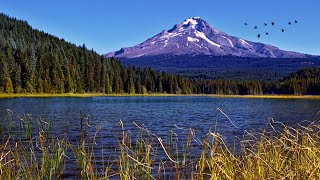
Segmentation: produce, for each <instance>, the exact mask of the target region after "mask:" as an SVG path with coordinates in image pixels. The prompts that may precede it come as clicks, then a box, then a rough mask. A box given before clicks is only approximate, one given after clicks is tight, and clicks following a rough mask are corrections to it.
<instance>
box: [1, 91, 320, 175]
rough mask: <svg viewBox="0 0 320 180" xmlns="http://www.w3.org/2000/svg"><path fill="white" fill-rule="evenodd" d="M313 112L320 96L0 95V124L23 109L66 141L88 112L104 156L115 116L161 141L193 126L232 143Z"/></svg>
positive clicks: (112, 141) (111, 148)
mask: <svg viewBox="0 0 320 180" xmlns="http://www.w3.org/2000/svg"><path fill="white" fill-rule="evenodd" d="M8 110H9V111H8ZM11 111H12V113H11ZM319 111H320V100H311V99H246V98H212V97H205V96H195V97H193V96H176V97H172V96H169V97H90V98H74V97H64V98H61V97H59V98H12V99H0V121H1V124H2V126H4V127H6V126H7V125H8V118H10V117H9V116H12V117H13V119H14V122H15V123H18V121H19V118H18V117H23V115H25V114H27V113H28V114H29V116H30V117H32V123H33V124H37V120H39V119H40V118H42V119H43V120H44V121H48V122H50V123H52V126H53V127H52V133H54V134H56V135H63V134H67V136H68V139H69V140H70V141H71V142H75V143H76V142H78V141H79V138H80V133H79V131H80V113H81V114H82V115H83V116H86V115H87V114H88V115H90V116H87V117H89V120H90V121H88V123H89V124H90V126H91V128H90V130H89V131H90V132H91V134H94V132H96V131H97V130H98V129H99V132H98V135H97V145H96V146H97V147H98V148H97V149H101V147H103V148H104V149H105V151H104V154H105V156H106V157H107V156H109V157H110V156H112V155H114V152H115V150H116V149H117V147H118V141H117V138H115V137H117V135H119V133H120V132H121V128H120V126H119V122H120V120H121V121H122V122H123V124H124V127H125V130H127V132H128V133H130V134H131V135H132V137H136V136H137V135H138V134H139V132H141V129H139V128H138V127H137V126H136V125H135V124H137V125H138V126H140V127H143V128H145V129H147V130H149V131H150V132H152V133H153V134H155V135H157V136H159V137H161V138H163V139H166V137H168V133H169V131H170V130H173V132H175V133H176V134H177V136H178V137H179V138H180V139H179V141H184V139H185V136H187V134H188V133H189V130H188V129H189V128H193V129H194V132H195V135H196V137H197V138H199V139H202V138H203V137H204V136H205V135H206V134H207V133H208V132H209V131H215V132H219V133H221V134H222V135H224V136H225V137H226V139H227V142H228V143H233V142H234V139H237V138H238V139H241V137H242V136H243V134H244V132H245V131H249V132H259V131H261V129H270V126H269V125H268V123H269V122H270V119H271V118H272V119H273V120H274V121H279V122H282V123H284V124H286V125H295V124H297V123H300V122H303V121H314V120H318V119H319V117H318V116H317V113H318V112H319ZM231 121H232V122H231ZM34 128H37V127H36V126H34ZM86 128H87V129H88V127H87V126H86ZM163 157H165V156H163ZM72 161H74V159H71V160H70V162H67V164H68V163H70V164H72V163H71V162H72ZM75 169H76V164H74V163H73V164H72V165H67V166H66V173H69V174H74V172H75Z"/></svg>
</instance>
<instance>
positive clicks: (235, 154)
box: [0, 114, 320, 180]
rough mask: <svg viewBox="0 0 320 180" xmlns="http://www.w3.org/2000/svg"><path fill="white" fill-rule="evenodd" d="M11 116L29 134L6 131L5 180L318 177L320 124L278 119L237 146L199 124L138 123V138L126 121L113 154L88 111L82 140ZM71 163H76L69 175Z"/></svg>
mask: <svg viewBox="0 0 320 180" xmlns="http://www.w3.org/2000/svg"><path fill="white" fill-rule="evenodd" d="M11 118H12V119H11V121H12V124H11V125H10V124H9V126H12V127H11V128H12V129H15V128H17V127H15V124H17V126H19V127H21V128H20V130H21V131H22V134H20V135H23V136H24V137H25V138H14V136H10V134H9V135H6V136H2V144H1V145H0V179H60V178H65V177H69V176H71V177H74V178H81V179H109V178H119V179H128V180H130V179H320V124H319V123H318V122H310V123H308V125H307V126H303V125H299V124H298V125H296V126H294V127H291V126H285V125H283V124H281V123H277V122H272V123H271V124H270V126H271V127H272V128H273V130H272V131H270V132H267V131H265V130H264V131H262V132H260V133H256V134H249V133H247V134H245V135H244V136H243V139H242V140H241V141H240V142H238V143H239V146H238V147H239V148H238V149H235V148H234V147H233V146H232V145H229V144H228V143H227V142H230V141H227V139H226V138H225V137H223V136H222V135H221V134H219V132H211V131H210V132H208V133H207V134H206V136H205V138H204V139H202V140H198V139H197V138H196V134H195V131H194V130H193V129H187V130H186V132H187V134H184V135H182V134H176V133H175V132H174V131H173V130H171V131H170V132H168V135H167V136H166V137H159V136H158V135H156V134H153V133H152V132H150V131H149V130H148V129H146V128H144V127H142V126H140V125H138V124H136V123H134V125H135V126H136V128H137V129H138V130H139V131H140V132H139V133H138V134H136V136H134V134H132V133H131V132H129V131H128V130H126V128H125V125H124V124H123V123H122V121H120V122H119V127H118V129H119V130H118V131H117V134H115V137H116V139H117V141H118V145H117V146H118V147H117V150H115V151H113V152H110V153H113V154H114V155H115V156H114V158H112V159H110V158H109V159H108V158H107V157H106V156H104V153H105V152H106V151H112V150H110V149H108V148H107V147H102V148H101V146H99V147H100V148H101V149H98V148H97V146H96V144H97V138H98V136H99V132H100V128H98V129H95V130H94V129H92V127H91V123H90V116H89V115H82V114H81V116H80V132H79V140H78V141H77V142H70V140H68V138H67V136H64V135H63V136H60V137H53V135H52V134H51V133H50V132H51V130H50V129H51V127H52V126H51V125H50V123H48V122H46V121H44V122H40V121H38V123H33V119H32V118H31V116H26V117H25V116H24V117H23V118H21V119H23V120H20V123H21V124H19V123H15V120H14V118H13V116H12V115H11ZM26 118H29V120H26ZM18 122H19V121H18ZM35 124H36V125H37V126H39V127H38V131H37V132H34V129H35V128H32V126H33V125H35ZM276 124H277V125H279V126H281V127H277V128H275V125H276ZM29 125H30V127H29ZM276 129H280V130H276ZM30 131H31V132H30ZM3 133H5V132H3ZM30 135H31V137H30ZM105 141H107V139H105ZM71 165H75V166H76V167H77V168H76V169H75V170H74V171H72V173H71V174H70V172H69V174H68V173H66V167H68V166H71Z"/></svg>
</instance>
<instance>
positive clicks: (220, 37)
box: [106, 17, 306, 58]
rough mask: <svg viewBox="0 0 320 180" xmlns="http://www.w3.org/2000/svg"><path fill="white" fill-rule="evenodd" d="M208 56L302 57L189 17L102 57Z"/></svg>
mask: <svg viewBox="0 0 320 180" xmlns="http://www.w3.org/2000/svg"><path fill="white" fill-rule="evenodd" d="M167 54H172V55H185V54H190V55H195V54H196V55H197V54H202V55H211V56H237V57H254V58H256V57H259V58H292V57H298V58H303V57H306V55H305V54H300V53H296V52H289V51H283V50H280V49H279V48H277V47H274V46H270V45H266V44H262V43H256V42H251V41H247V40H244V39H241V38H237V37H234V36H230V35H228V34H226V33H224V32H222V31H220V30H218V29H216V28H214V27H213V26H211V25H210V24H209V23H208V22H207V21H205V20H203V19H202V18H201V17H191V18H188V19H186V20H184V21H183V22H182V23H179V24H176V25H174V26H173V28H172V29H170V30H168V31H165V30H164V31H162V32H161V33H159V34H157V35H155V36H154V37H152V38H149V39H147V40H146V41H144V42H142V43H140V44H138V45H136V46H133V47H129V48H121V49H120V50H119V51H116V52H112V53H108V54H106V56H108V57H110V56H116V57H126V58H135V57H141V56H154V55H167Z"/></svg>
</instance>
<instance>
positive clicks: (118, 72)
mask: <svg viewBox="0 0 320 180" xmlns="http://www.w3.org/2000/svg"><path fill="white" fill-rule="evenodd" d="M319 75H320V73H319V68H314V69H305V70H302V71H299V72H297V73H293V74H291V75H290V76H288V77H286V78H284V79H282V80H281V81H277V82H260V81H240V80H239V81H232V80H203V81H197V80H192V79H189V78H186V77H182V76H177V75H172V74H168V73H164V72H155V71H153V70H152V69H150V68H143V69H142V68H136V67H124V66H122V65H121V63H120V62H119V61H118V60H116V59H114V58H110V59H107V58H105V57H103V56H101V55H99V54H97V53H96V52H94V51H93V50H88V49H87V48H86V46H85V45H82V46H76V45H74V44H71V43H68V42H66V41H65V40H64V39H59V38H57V37H55V36H52V35H49V34H48V33H45V32H43V31H39V30H34V29H33V28H32V27H31V26H29V25H28V23H27V22H25V21H21V20H17V19H15V18H11V17H8V16H6V15H4V14H0V93H84V92H87V93H107V94H108V93H109V94H110V93H130V94H134V93H136V94H143V93H170V94H191V93H195V94H200V93H201V94H255V95H258V94H320V87H319V82H320V80H319V77H320V76H319Z"/></svg>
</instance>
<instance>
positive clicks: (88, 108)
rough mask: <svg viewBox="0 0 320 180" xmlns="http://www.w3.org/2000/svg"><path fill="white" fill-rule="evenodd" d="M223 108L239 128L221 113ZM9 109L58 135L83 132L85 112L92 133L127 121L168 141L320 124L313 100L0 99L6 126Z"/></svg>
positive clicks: (0, 115)
mask: <svg viewBox="0 0 320 180" xmlns="http://www.w3.org/2000/svg"><path fill="white" fill-rule="evenodd" d="M217 108H219V109H221V110H222V111H223V112H224V113H225V114H226V115H227V116H228V117H229V118H230V119H231V120H232V122H233V123H234V124H235V125H236V126H237V128H236V127H234V126H233V125H232V124H231V123H230V121H229V120H228V119H227V118H226V117H225V116H224V115H223V114H222V113H221V112H220V111H219V110H218V109H217ZM7 109H10V110H11V111H13V116H14V117H16V116H21V115H23V114H26V113H29V114H31V116H32V118H33V119H34V120H36V119H39V118H40V117H44V118H48V119H49V120H50V121H51V122H52V123H53V130H54V132H56V133H58V134H61V133H68V135H69V136H73V134H75V135H77V134H78V132H79V117H80V111H81V112H82V114H89V115H90V116H91V118H90V123H91V125H92V127H93V128H92V129H94V128H96V127H101V130H100V133H101V134H103V135H105V136H113V135H114V131H117V130H119V126H118V123H119V121H120V120H122V121H123V123H124V125H125V127H126V129H128V130H130V131H138V128H136V127H135V126H134V124H133V122H136V123H137V124H139V125H141V126H144V127H145V128H147V129H148V130H150V131H151V132H153V133H154V134H157V135H159V136H165V135H167V134H168V131H169V130H170V129H173V130H177V131H180V130H182V129H186V128H190V127H192V128H194V129H195V131H196V134H197V135H199V136H202V135H203V134H205V133H207V132H208V131H209V130H210V129H211V130H217V131H219V132H220V133H223V134H225V135H226V136H229V135H241V134H243V132H244V130H247V131H253V130H255V131H257V130H259V129H264V128H267V124H268V121H269V118H273V119H274V120H275V121H280V122H283V123H285V124H289V125H293V124H296V123H299V122H301V121H303V120H309V121H313V120H316V119H317V117H316V115H317V113H318V112H319V111H320V101H319V100H310V99H242V98H210V97H92V98H14V99H0V118H1V119H0V121H1V122H2V123H4V122H6V121H7V119H6V117H7V116H8V113H7Z"/></svg>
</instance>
